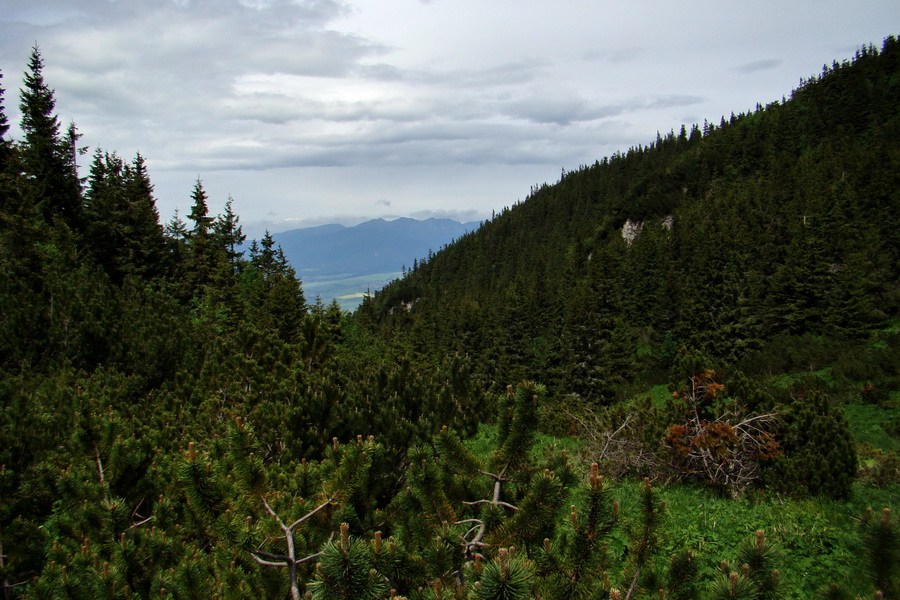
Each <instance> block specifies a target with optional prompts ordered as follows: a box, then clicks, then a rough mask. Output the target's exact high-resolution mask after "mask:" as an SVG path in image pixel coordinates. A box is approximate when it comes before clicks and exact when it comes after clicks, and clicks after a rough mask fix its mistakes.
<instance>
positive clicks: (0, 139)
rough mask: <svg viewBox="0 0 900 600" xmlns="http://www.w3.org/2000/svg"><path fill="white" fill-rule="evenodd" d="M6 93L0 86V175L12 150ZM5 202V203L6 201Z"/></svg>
mask: <svg viewBox="0 0 900 600" xmlns="http://www.w3.org/2000/svg"><path fill="white" fill-rule="evenodd" d="M2 82H3V72H2V71H0V83H2ZM5 93H6V90H4V89H3V87H2V86H0V177H3V175H4V174H5V173H6V165H7V163H8V161H9V153H10V152H11V151H12V149H11V144H10V142H9V140H7V139H6V134H7V133H9V121H8V120H7V119H6V108H5V105H4V100H3V96H4V94H5ZM4 204H5V203H4Z"/></svg>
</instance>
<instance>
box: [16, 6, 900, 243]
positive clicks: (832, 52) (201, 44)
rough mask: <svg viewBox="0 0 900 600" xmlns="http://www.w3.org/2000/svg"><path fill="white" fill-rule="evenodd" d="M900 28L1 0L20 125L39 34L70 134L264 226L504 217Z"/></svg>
mask: <svg viewBox="0 0 900 600" xmlns="http://www.w3.org/2000/svg"><path fill="white" fill-rule="evenodd" d="M892 27H893V28H894V29H891V28H892ZM898 29H900V2H897V0H857V1H856V2H854V3H851V4H848V3H847V2H845V1H844V0H840V1H838V0H788V1H786V0H777V1H775V0H757V1H755V2H746V1H742V2H736V1H734V0H690V1H688V0H669V1H663V0H619V1H617V2H611V1H609V0H346V1H343V0H0V72H2V74H3V76H4V77H3V80H2V82H0V84H2V87H3V88H4V89H5V90H6V94H5V111H6V114H7V117H8V118H9V120H10V121H11V122H13V123H18V120H19V110H18V104H19V96H18V90H19V88H20V87H21V81H22V74H23V72H24V71H25V70H26V68H27V63H28V57H29V55H30V53H31V49H32V47H33V46H34V45H35V44H37V46H38V47H39V48H40V51H41V54H42V56H43V59H44V63H45V69H44V76H45V80H46V82H47V84H48V85H49V86H50V87H51V88H53V89H54V90H55V93H56V100H57V107H56V108H57V113H58V115H59V118H60V120H61V122H62V123H63V126H64V127H65V126H66V125H68V123H69V122H74V123H75V124H76V126H77V127H78V130H79V131H80V132H81V133H82V134H83V137H82V139H81V143H82V144H83V145H85V146H88V147H89V152H93V151H94V150H96V149H97V148H102V149H103V150H105V151H110V152H113V151H115V152H117V153H118V154H119V155H120V156H122V157H124V158H126V159H129V160H130V159H131V158H133V157H134V156H135V154H136V153H138V152H140V154H141V155H142V156H144V157H145V158H146V160H147V165H148V169H149V172H150V177H151V181H152V182H153V184H154V186H155V196H156V199H157V206H158V208H159V210H160V214H161V219H162V220H163V221H168V220H169V219H171V217H172V216H173V214H174V211H175V210H176V209H177V210H179V211H180V214H181V215H182V216H184V215H185V214H186V213H187V212H189V210H190V204H191V201H190V195H191V190H192V189H193V187H194V184H195V182H196V181H197V179H198V178H199V179H200V180H201V181H202V183H203V186H204V188H205V189H206V191H207V193H208V194H209V196H210V209H211V212H213V213H214V214H215V213H218V212H219V211H220V210H221V208H222V206H223V205H224V203H225V201H226V200H227V199H228V198H229V197H231V198H233V208H234V210H235V212H237V213H238V214H239V215H240V218H241V223H242V224H243V225H244V228H245V230H246V231H248V232H249V233H250V234H251V236H253V237H259V236H260V235H261V234H262V232H263V231H264V230H265V229H269V230H270V231H272V232H279V231H284V230H287V229H295V228H298V227H306V226H312V225H319V224H323V223H332V222H340V223H344V224H348V225H351V224H355V223H358V222H360V221H363V220H366V219H371V218H379V217H381V218H388V219H390V218H396V217H401V216H404V217H413V218H420V219H421V218H427V217H448V218H453V219H456V220H458V221H478V220H483V219H486V218H489V217H490V216H491V213H492V211H500V210H501V209H502V208H503V207H505V206H510V205H512V204H514V203H516V202H518V201H520V200H524V199H525V198H526V197H527V195H528V193H529V190H530V189H531V187H532V186H535V185H540V184H542V183H544V182H549V183H553V182H555V181H557V180H558V179H559V176H560V173H561V172H562V170H564V169H565V170H574V169H577V168H578V167H579V166H580V165H583V164H590V163H593V162H594V161H595V160H598V159H601V158H603V157H604V156H609V155H611V154H613V153H614V152H616V151H627V149H628V148H629V147H632V146H636V145H638V144H648V143H650V142H652V141H653V140H654V139H655V138H656V134H657V132H661V133H663V134H665V133H666V132H668V131H670V130H674V131H676V132H677V131H678V130H679V129H680V127H681V125H682V124H685V125H687V126H688V127H690V126H691V125H692V124H694V123H697V124H701V125H702V123H703V121H704V120H709V121H712V122H716V123H718V122H719V120H720V119H721V117H722V116H726V117H727V116H729V115H730V114H731V113H732V112H735V113H739V112H744V111H747V110H751V109H753V108H754V107H755V106H756V104H757V103H761V104H763V105H765V104H766V103H769V102H772V101H775V100H780V99H781V98H782V97H784V96H788V97H789V96H790V92H791V90H792V89H794V88H795V87H797V85H798V84H799V82H800V80H801V79H802V78H807V77H809V76H812V75H815V74H818V73H820V72H821V70H822V66H823V65H824V64H826V63H827V64H831V62H832V61H833V60H838V61H841V60H844V59H848V58H852V56H853V54H854V53H855V51H856V49H857V48H858V47H859V46H860V45H867V44H874V45H876V46H880V45H881V42H882V41H883V39H884V38H885V37H887V36H888V35H892V34H900V31H898ZM11 134H12V137H14V138H17V137H18V131H17V130H16V129H15V128H14V129H13V130H12V131H11ZM89 162H90V154H88V155H87V156H84V157H82V159H81V170H82V174H83V175H86V174H87V170H88V165H89Z"/></svg>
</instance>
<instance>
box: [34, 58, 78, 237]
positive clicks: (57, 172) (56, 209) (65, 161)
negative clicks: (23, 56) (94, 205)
mask: <svg viewBox="0 0 900 600" xmlns="http://www.w3.org/2000/svg"><path fill="white" fill-rule="evenodd" d="M28 67H29V71H28V72H26V73H25V80H24V88H23V89H22V90H21V93H20V99H21V102H20V104H19V108H20V110H21V111H22V122H21V128H22V132H23V133H24V135H25V139H24V140H23V141H22V143H21V155H22V166H23V169H24V171H25V173H27V174H28V176H29V177H28V182H29V185H28V188H27V189H28V194H29V196H28V197H29V200H30V202H31V203H32V204H33V205H34V206H35V207H37V208H38V210H39V213H40V214H41V215H42V216H43V218H44V220H45V221H47V222H51V221H52V220H53V219H54V218H56V217H60V218H62V219H63V221H64V222H65V223H66V224H68V225H69V227H70V228H73V229H77V228H78V225H80V217H81V215H80V210H81V198H80V193H79V192H80V190H79V182H78V178H77V174H76V173H74V171H73V169H72V161H73V160H74V157H73V152H72V145H71V140H70V142H69V143H67V141H66V140H65V139H64V138H63V136H61V134H60V124H59V119H58V118H57V116H56V115H55V114H54V110H55V108H56V99H55V98H54V92H53V90H52V89H50V87H49V86H48V85H47V83H46V82H45V81H44V74H43V70H44V62H43V59H42V58H41V53H40V50H39V49H38V48H37V46H35V47H34V48H32V52H31V57H30V59H29V63H28ZM70 137H71V136H70Z"/></svg>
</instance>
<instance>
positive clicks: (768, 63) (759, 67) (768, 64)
mask: <svg viewBox="0 0 900 600" xmlns="http://www.w3.org/2000/svg"><path fill="white" fill-rule="evenodd" d="M781 62H782V61H781V60H779V59H777V58H768V59H765V60H757V61H755V62H751V63H746V64H743V65H740V66H738V67H735V71H738V72H740V73H756V72H757V71H768V70H769V69H774V68H775V67H777V66H778V65H780V64H781Z"/></svg>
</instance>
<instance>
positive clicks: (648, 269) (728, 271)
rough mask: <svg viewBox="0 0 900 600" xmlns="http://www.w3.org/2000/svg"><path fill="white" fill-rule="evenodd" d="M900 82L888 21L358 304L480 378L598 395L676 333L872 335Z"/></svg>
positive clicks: (897, 289) (897, 168)
mask: <svg viewBox="0 0 900 600" xmlns="http://www.w3.org/2000/svg"><path fill="white" fill-rule="evenodd" d="M898 97H900V44H898V43H897V42H896V41H895V40H894V39H893V38H891V39H888V40H886V41H885V43H884V46H883V48H882V49H881V50H880V51H879V50H878V49H875V48H871V47H869V48H862V49H861V50H859V51H858V52H857V55H856V57H855V58H854V59H853V60H852V61H845V62H843V63H840V64H839V63H834V64H833V65H832V66H830V67H825V68H823V71H822V73H821V74H820V75H818V76H815V77H812V78H810V79H808V80H806V81H803V82H802V84H801V85H800V86H799V88H798V89H797V90H795V91H794V92H793V93H792V94H791V96H790V98H789V99H784V100H782V101H777V102H773V103H771V104H769V105H767V106H765V107H762V106H759V105H758V106H757V107H756V110H755V111H751V112H749V113H744V114H738V115H732V116H731V118H730V119H723V120H722V122H721V123H720V124H718V125H714V124H711V123H707V124H704V125H703V126H702V127H700V126H693V127H691V128H690V129H686V128H682V129H681V131H680V132H678V133H675V132H672V133H669V134H667V135H665V136H660V137H658V138H657V139H656V140H655V141H653V142H652V143H650V144H649V145H648V146H645V147H637V148H632V149H630V150H629V151H628V152H625V153H621V154H616V155H614V156H612V157H609V158H604V159H603V160H601V161H598V162H596V163H595V164H593V165H586V166H583V167H581V168H579V169H577V170H575V171H570V172H564V173H563V175H562V177H561V179H560V180H559V182H557V183H556V184H553V185H543V186H540V187H538V188H536V189H533V190H532V193H531V194H530V195H529V197H528V198H527V199H526V200H525V201H524V202H521V203H520V204H518V205H516V206H514V207H513V208H511V209H508V210H504V211H503V212H501V213H500V214H498V215H497V216H496V217H495V218H494V219H493V220H492V221H490V222H488V223H486V224H485V225H484V226H483V227H482V228H481V229H480V230H478V231H477V232H475V233H473V234H470V235H468V236H466V237H464V238H463V239H461V240H460V241H458V242H457V243H455V244H453V245H451V246H450V247H449V248H447V249H446V250H445V251H443V252H441V253H439V254H437V255H436V256H434V257H433V258H430V260H426V261H422V262H420V263H418V266H417V269H416V270H415V271H414V272H412V273H410V274H409V275H408V276H406V277H405V278H404V279H402V280H400V281H398V282H396V283H394V284H393V285H391V286H389V287H387V288H386V289H385V290H384V291H382V292H381V293H379V294H377V295H376V297H375V299H374V301H373V302H370V303H369V305H368V306H367V307H365V310H368V311H369V312H370V314H372V315H373V316H375V317H376V318H377V319H379V321H380V322H381V323H383V324H385V325H386V326H387V327H397V328H402V329H408V328H414V329H415V330H416V331H418V332H419V333H418V335H420V336H421V338H422V339H423V340H427V345H429V346H433V347H435V348H436V349H437V351H438V352H447V351H450V350H462V351H465V352H468V353H470V354H471V355H472V356H473V357H475V358H476V360H475V364H476V365H478V366H479V369H480V373H481V375H482V377H484V379H485V380H486V381H489V382H490V384H491V385H497V386H502V385H503V382H505V381H510V380H518V379H521V378H532V379H536V380H539V381H543V382H546V383H547V384H548V385H549V386H550V388H551V390H553V391H555V392H556V393H560V394H567V393H573V394H577V395H579V396H581V397H587V398H595V399H605V400H606V401H609V400H611V399H612V398H613V397H614V396H615V393H616V390H618V389H621V384H622V383H624V382H628V381H631V380H633V379H634V378H635V377H636V376H639V375H641V374H642V373H643V374H649V375H650V376H651V378H652V376H653V372H656V373H657V374H658V373H659V372H660V370H661V369H662V370H665V369H668V368H669V367H670V366H671V364H672V360H673V358H674V356H675V353H676V351H678V350H680V349H684V348H687V349H694V350H700V351H702V352H703V353H705V354H707V355H709V356H711V357H714V358H717V359H721V360H726V361H731V362H734V361H735V360H739V359H744V358H746V357H747V356H748V355H749V354H751V353H753V352H754V351H757V350H760V349H763V348H765V347H766V346H767V344H769V343H770V342H771V341H772V340H773V339H775V338H777V337H783V336H802V335H804V334H810V335H815V336H825V337H826V338H829V339H835V340H838V339H840V340H851V341H852V340H858V339H862V338H865V337H866V335H867V334H868V332H869V331H870V329H871V328H872V327H873V326H875V325H876V324H878V323H881V322H883V321H884V320H885V319H887V318H889V317H891V316H896V315H897V314H898V307H900V285H898V276H900V263H898V259H900V237H898V236H900V227H898V226H900V210H898V209H900V135H898V134H900V102H898V100H897V98H898ZM623 233H624V234H630V235H628V236H626V235H623ZM626 237H628V238H629V239H626Z"/></svg>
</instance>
